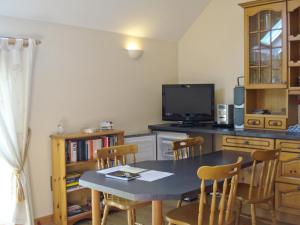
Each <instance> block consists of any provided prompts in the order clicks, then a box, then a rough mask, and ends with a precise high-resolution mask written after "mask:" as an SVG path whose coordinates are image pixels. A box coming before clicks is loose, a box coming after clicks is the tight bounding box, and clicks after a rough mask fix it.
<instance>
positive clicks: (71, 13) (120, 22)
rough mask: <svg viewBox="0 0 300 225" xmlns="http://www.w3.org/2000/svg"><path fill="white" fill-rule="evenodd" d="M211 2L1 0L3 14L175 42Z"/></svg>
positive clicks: (187, 0)
mask: <svg viewBox="0 0 300 225" xmlns="http://www.w3.org/2000/svg"><path fill="white" fill-rule="evenodd" d="M209 1H210V0H0V15H3V16H11V17H18V18H26V19H32V20H38V21H46V22H54V23H60V24H66V25H72V26H79V27H87V28H92V29H98V30H105V31H111V32H116V33H121V34H127V35H132V36H139V37H148V38H156V39H163V40H172V41H176V40H178V39H180V37H181V36H182V35H183V34H184V33H185V32H186V30H187V29H188V28H189V27H190V25H191V24H192V23H193V22H194V20H195V19H196V18H197V17H198V16H199V15H200V13H201V12H202V10H203V9H204V8H205V6H206V4H207V3H208V2H209Z"/></svg>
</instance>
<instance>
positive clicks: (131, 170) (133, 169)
mask: <svg viewBox="0 0 300 225" xmlns="http://www.w3.org/2000/svg"><path fill="white" fill-rule="evenodd" d="M146 170H147V169H142V168H137V167H131V166H128V165H125V166H115V167H111V168H108V169H104V170H98V171H97V173H102V174H108V173H112V172H115V171H124V172H128V173H141V172H144V171H146Z"/></svg>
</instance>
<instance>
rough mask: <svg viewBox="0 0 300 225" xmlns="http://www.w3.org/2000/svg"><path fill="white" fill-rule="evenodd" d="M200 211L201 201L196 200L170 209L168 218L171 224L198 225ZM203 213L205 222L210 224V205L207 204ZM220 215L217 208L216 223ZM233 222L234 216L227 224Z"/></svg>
mask: <svg viewBox="0 0 300 225" xmlns="http://www.w3.org/2000/svg"><path fill="white" fill-rule="evenodd" d="M198 211H199V203H198V202H195V203H191V204H188V205H185V206H182V207H180V208H176V209H173V210H171V211H169V212H168V213H167V215H166V218H167V221H168V222H169V223H171V224H177V225H198ZM203 215H204V221H203V224H209V216H210V205H207V207H205V208H204V212H203ZM218 216H219V211H218V210H217V209H216V211H215V219H214V224H218ZM224 216H225V215H224ZM233 223H234V216H233V217H232V218H231V220H230V222H229V223H226V225H229V224H233ZM224 225H225V224H224Z"/></svg>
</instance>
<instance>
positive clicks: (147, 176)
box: [136, 170, 173, 182]
mask: <svg viewBox="0 0 300 225" xmlns="http://www.w3.org/2000/svg"><path fill="white" fill-rule="evenodd" d="M171 175H173V173H168V172H162V171H156V170H149V171H146V172H143V173H140V177H138V178H136V179H137V180H142V181H148V182H152V181H156V180H159V179H162V178H165V177H168V176H171Z"/></svg>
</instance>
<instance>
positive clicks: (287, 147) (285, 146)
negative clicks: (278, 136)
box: [276, 140, 300, 153]
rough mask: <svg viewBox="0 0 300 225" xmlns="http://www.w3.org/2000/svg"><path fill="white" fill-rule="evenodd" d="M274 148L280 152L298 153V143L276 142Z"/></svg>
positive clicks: (299, 143) (299, 142)
mask: <svg viewBox="0 0 300 225" xmlns="http://www.w3.org/2000/svg"><path fill="white" fill-rule="evenodd" d="M276 148H278V149H281V151H289V152H296V153H297V152H299V153H300V141H289V140H276Z"/></svg>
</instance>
